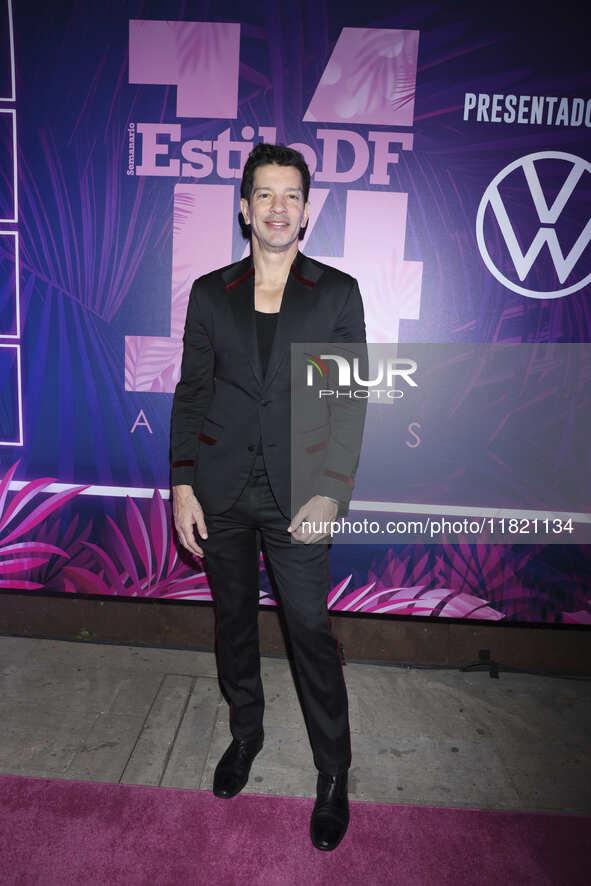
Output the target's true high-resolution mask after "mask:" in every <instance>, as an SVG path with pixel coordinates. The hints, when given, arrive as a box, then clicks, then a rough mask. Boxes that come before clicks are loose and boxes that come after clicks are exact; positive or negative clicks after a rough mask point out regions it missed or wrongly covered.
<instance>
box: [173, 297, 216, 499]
mask: <svg viewBox="0 0 591 886" xmlns="http://www.w3.org/2000/svg"><path fill="white" fill-rule="evenodd" d="M210 330H211V316H210V310H209V305H208V302H207V300H206V299H205V295H204V290H203V288H202V285H201V281H200V280H196V281H195V282H194V283H193V286H192V288H191V294H190V296H189V305H188V308H187V319H186V321H185V332H184V336H183V358H182V363H181V377H180V380H179V382H178V384H177V386H176V389H175V392H174V398H173V402H172V416H171V434H170V451H171V485H172V486H178V485H180V484H183V483H185V484H187V485H190V486H191V485H193V478H194V474H195V465H196V459H197V445H198V439H197V438H198V434H199V433H200V431H201V426H202V424H203V420H204V418H205V416H206V414H207V410H208V408H209V404H210V402H211V398H212V396H213V375H214V351H213V346H212V342H211V332H210Z"/></svg>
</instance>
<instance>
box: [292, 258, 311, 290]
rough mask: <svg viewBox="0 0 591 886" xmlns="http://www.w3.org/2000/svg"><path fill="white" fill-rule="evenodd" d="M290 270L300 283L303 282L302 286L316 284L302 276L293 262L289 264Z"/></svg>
mask: <svg viewBox="0 0 591 886" xmlns="http://www.w3.org/2000/svg"><path fill="white" fill-rule="evenodd" d="M291 270H292V271H293V273H294V274H295V276H296V277H297V279H298V280H299V281H300V283H303V284H304V286H312V287H314V286H316V284H315V283H314V281H313V280H308V278H307V277H303V276H302V275H301V274H300V272H299V271H298V269H297V268H296V266H295V264H293V265H292V266H291Z"/></svg>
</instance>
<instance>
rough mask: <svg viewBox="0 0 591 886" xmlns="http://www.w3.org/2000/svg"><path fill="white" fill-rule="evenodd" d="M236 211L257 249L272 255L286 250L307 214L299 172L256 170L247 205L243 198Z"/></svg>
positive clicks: (291, 169) (267, 166)
mask: <svg viewBox="0 0 591 886" xmlns="http://www.w3.org/2000/svg"><path fill="white" fill-rule="evenodd" d="M240 209H241V210H242V215H243V217H244V221H245V222H246V223H247V224H249V225H250V226H251V231H252V236H253V241H254V240H256V241H257V242H258V245H259V247H261V248H262V249H265V250H270V251H272V252H284V251H286V250H287V249H289V247H291V246H293V244H294V243H297V240H298V237H299V233H300V229H301V228H302V227H305V225H306V223H307V221H308V215H309V212H310V204H309V203H307V202H304V193H303V190H302V176H301V173H300V171H299V169H296V167H295V166H278V165H277V164H276V163H268V164H265V165H264V166H258V167H257V168H256V169H255V171H254V180H253V183H252V193H251V195H250V201H247V200H245V199H244V197H243V198H242V199H241V201H240Z"/></svg>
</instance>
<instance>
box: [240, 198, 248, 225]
mask: <svg viewBox="0 0 591 886" xmlns="http://www.w3.org/2000/svg"><path fill="white" fill-rule="evenodd" d="M240 212H241V213H242V218H243V219H244V221H245V224H247V225H249V224H250V215H249V213H248V200H247V199H246V197H241V198H240Z"/></svg>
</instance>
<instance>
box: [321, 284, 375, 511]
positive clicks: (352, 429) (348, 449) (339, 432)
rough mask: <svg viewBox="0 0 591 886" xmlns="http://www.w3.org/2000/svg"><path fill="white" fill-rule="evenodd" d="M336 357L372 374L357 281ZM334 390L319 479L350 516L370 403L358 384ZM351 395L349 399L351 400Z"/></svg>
mask: <svg viewBox="0 0 591 886" xmlns="http://www.w3.org/2000/svg"><path fill="white" fill-rule="evenodd" d="M332 344H333V345H334V350H335V353H339V354H342V356H344V357H346V358H347V360H348V361H349V363H350V365H351V366H352V361H353V360H354V359H356V360H357V363H358V368H359V377H360V378H363V379H366V378H367V371H368V357H367V345H366V343H365V319H364V312H363V301H362V299H361V293H360V291H359V285H358V283H357V281H356V280H353V283H352V286H351V289H350V291H349V294H348V296H347V299H346V301H345V303H344V305H343V307H342V309H341V312H340V314H339V316H338V317H337V320H336V323H335V329H334V333H333V338H332ZM330 387H331V388H333V389H335V391H338V393H339V395H340V396H338V397H334V398H331V400H330V401H329V423H330V433H329V438H328V443H327V451H326V459H325V463H324V464H325V467H324V470H323V472H322V474H321V476H320V478H319V484H318V493H319V494H320V495H326V496H328V497H329V498H332V499H334V500H336V501H337V502H338V504H339V514H341V515H343V514H346V513H347V509H348V506H349V502H350V500H351V495H352V492H353V486H354V482H355V474H356V472H357V466H358V464H359V455H360V451H361V441H362V438H363V427H364V424H365V413H366V410H367V401H366V400H365V399H357V398H355V397H354V396H353V392H352V390H351V389H352V388H355V382H354V380H353V378H352V384H351V387H350V388H348V389H347V390H345V389H344V388H343V387H341V388H339V385H338V381H337V380H336V379H334V380H333V381H332V382H331V384H330ZM347 395H349V396H347Z"/></svg>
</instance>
